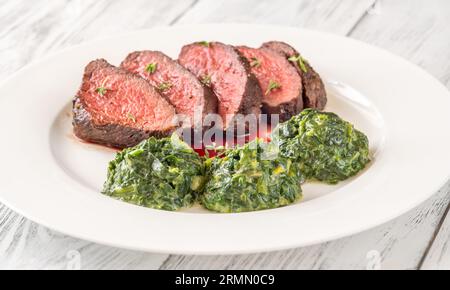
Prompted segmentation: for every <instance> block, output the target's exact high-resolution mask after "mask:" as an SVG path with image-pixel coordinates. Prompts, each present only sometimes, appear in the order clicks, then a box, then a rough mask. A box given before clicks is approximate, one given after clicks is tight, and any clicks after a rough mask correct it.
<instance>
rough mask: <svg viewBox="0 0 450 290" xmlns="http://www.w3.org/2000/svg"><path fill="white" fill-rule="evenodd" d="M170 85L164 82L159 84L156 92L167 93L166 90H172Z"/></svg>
mask: <svg viewBox="0 0 450 290" xmlns="http://www.w3.org/2000/svg"><path fill="white" fill-rule="evenodd" d="M172 86H173V85H172V84H171V83H169V82H164V83H162V84H160V85H159V86H158V90H159V91H161V92H165V91H167V90H170V89H171V88H172Z"/></svg>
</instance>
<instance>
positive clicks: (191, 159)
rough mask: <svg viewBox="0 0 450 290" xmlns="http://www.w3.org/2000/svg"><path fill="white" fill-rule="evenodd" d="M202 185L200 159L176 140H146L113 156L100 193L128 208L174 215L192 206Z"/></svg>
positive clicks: (202, 174)
mask: <svg viewBox="0 0 450 290" xmlns="http://www.w3.org/2000/svg"><path fill="white" fill-rule="evenodd" d="M203 185H204V165H203V161H202V159H201V158H200V157H199V156H198V154H197V153H195V152H194V151H193V150H192V148H191V147H189V146H188V145H187V144H185V143H184V142H182V141H181V140H180V139H179V138H178V136H176V135H173V136H172V138H165V139H159V140H158V139H155V138H153V137H152V138H150V139H148V140H146V141H143V142H142V143H141V144H139V145H137V146H136V147H133V148H129V149H126V150H124V151H122V152H120V153H118V154H117V156H116V158H115V160H113V161H111V162H110V164H109V168H108V179H107V181H106V183H105V185H104V189H103V193H104V194H106V195H108V196H111V197H113V198H116V199H119V200H122V201H125V202H129V203H132V204H136V205H140V206H145V207H149V208H154V209H162V210H168V211H175V210H178V209H180V208H184V207H188V206H190V205H192V203H194V202H195V200H196V199H197V197H198V195H199V194H200V193H201V191H202V189H203Z"/></svg>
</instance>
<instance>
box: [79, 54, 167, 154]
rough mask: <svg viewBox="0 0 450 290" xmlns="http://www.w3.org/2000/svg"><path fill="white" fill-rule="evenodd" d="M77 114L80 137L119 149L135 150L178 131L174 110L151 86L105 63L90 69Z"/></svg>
mask: <svg viewBox="0 0 450 290" xmlns="http://www.w3.org/2000/svg"><path fill="white" fill-rule="evenodd" d="M73 113H74V119H73V126H74V132H75V135H76V136H78V137H79V138H81V139H83V140H85V141H88V142H92V143H97V144H101V145H106V146H111V147H115V148H126V147H131V146H134V145H137V144H138V143H139V142H141V141H142V140H144V139H147V138H148V137H150V136H165V135H168V134H170V133H171V132H172V131H173V130H174V129H175V127H174V125H173V119H174V117H175V109H174V107H173V106H172V105H171V104H169V103H168V102H167V101H166V100H165V99H164V98H163V97H162V96H161V95H160V94H159V93H158V91H157V90H156V89H155V88H153V87H152V86H151V85H150V83H148V82H147V81H146V80H144V79H142V78H141V77H139V76H137V75H134V74H131V73H128V72H126V71H124V70H122V69H119V68H117V67H114V66H112V65H110V64H108V63H107V62H106V61H105V60H96V61H93V62H91V63H90V64H88V66H87V67H86V69H85V73H84V77H83V83H82V85H81V88H80V90H79V91H78V94H77V96H76V97H75V99H74V102H73Z"/></svg>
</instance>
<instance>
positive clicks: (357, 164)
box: [272, 109, 370, 184]
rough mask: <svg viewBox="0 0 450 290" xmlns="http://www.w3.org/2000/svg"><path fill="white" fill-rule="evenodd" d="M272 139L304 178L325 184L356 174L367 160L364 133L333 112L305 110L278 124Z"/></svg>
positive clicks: (367, 148)
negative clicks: (299, 169) (300, 171)
mask: <svg viewBox="0 0 450 290" xmlns="http://www.w3.org/2000/svg"><path fill="white" fill-rule="evenodd" d="M272 142H273V144H274V145H275V146H276V147H278V148H279V151H280V155H281V156H282V157H285V158H290V159H292V160H293V161H294V162H296V163H298V164H299V165H300V166H301V168H302V173H303V174H304V176H305V177H306V178H307V179H314V180H319V181H323V182H326V183H329V184H336V183H338V182H339V181H343V180H346V179H347V178H349V177H351V176H354V175H356V174H357V173H358V172H360V171H361V170H363V169H364V168H365V166H366V165H367V164H368V163H369V162H370V154H369V140H368V138H367V136H366V135H364V134H363V133H361V132H360V131H358V130H356V129H355V128H354V127H353V125H352V124H350V123H349V122H346V121H345V120H343V119H341V118H339V116H337V115H336V114H333V113H323V112H319V111H317V110H312V109H306V110H304V111H303V112H302V113H301V114H300V115H298V116H295V117H293V118H292V119H291V120H289V121H288V122H286V123H282V124H280V125H279V126H278V127H277V128H276V129H275V130H274V131H273V133H272Z"/></svg>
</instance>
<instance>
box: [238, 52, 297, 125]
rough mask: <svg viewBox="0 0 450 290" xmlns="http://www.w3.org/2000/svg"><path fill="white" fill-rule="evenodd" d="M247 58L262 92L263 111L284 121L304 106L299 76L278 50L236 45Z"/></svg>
mask: <svg viewBox="0 0 450 290" xmlns="http://www.w3.org/2000/svg"><path fill="white" fill-rule="evenodd" d="M238 50H239V51H240V52H241V54H242V55H244V57H246V58H247V60H248V61H249V62H250V65H251V67H252V72H253V73H254V74H255V76H256V78H257V79H258V81H259V85H260V86H261V89H262V91H263V92H264V96H263V99H262V104H263V112H264V113H266V114H270V115H272V114H278V115H279V116H280V121H282V122H284V121H287V120H289V119H290V118H292V117H293V116H295V115H297V114H299V113H300V112H301V111H302V109H303V97H302V93H303V85H302V78H301V77H300V75H299V74H298V72H297V70H296V69H295V68H294V67H293V66H292V65H291V63H290V62H289V61H288V60H287V59H286V58H285V57H284V56H282V55H280V54H279V53H277V52H275V51H273V50H270V49H267V48H260V49H256V48H249V47H246V46H240V47H238Z"/></svg>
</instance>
